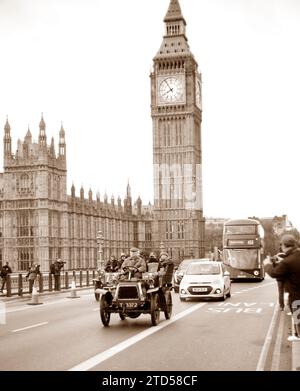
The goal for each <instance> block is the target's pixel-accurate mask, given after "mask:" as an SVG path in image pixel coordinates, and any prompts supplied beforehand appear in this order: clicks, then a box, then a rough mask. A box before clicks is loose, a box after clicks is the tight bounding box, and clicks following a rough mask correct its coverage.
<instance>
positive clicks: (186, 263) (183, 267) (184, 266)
mask: <svg viewBox="0 0 300 391" xmlns="http://www.w3.org/2000/svg"><path fill="white" fill-rule="evenodd" d="M189 264H190V262H185V263H181V264H180V265H179V266H178V269H177V270H178V271H180V272H183V271H184V270H186V268H187V267H188V266H189Z"/></svg>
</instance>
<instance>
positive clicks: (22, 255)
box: [17, 247, 33, 271]
mask: <svg viewBox="0 0 300 391" xmlns="http://www.w3.org/2000/svg"><path fill="white" fill-rule="evenodd" d="M17 257H18V259H17V260H18V270H20V271H22V270H28V269H29V267H30V266H31V264H32V262H33V248H32V247H21V248H18V249H17Z"/></svg>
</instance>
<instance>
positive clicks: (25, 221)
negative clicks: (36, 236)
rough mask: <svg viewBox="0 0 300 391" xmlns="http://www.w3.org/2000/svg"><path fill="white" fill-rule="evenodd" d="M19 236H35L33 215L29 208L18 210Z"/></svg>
mask: <svg viewBox="0 0 300 391" xmlns="http://www.w3.org/2000/svg"><path fill="white" fill-rule="evenodd" d="M17 236H18V237H24V236H33V226H32V216H31V215H30V211H28V210H21V211H18V212H17Z"/></svg>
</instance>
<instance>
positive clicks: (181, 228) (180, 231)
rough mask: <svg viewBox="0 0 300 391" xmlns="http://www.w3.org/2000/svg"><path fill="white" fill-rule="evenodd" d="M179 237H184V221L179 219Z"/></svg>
mask: <svg viewBox="0 0 300 391" xmlns="http://www.w3.org/2000/svg"><path fill="white" fill-rule="evenodd" d="M177 238H178V239H184V222H183V221H178V223H177Z"/></svg>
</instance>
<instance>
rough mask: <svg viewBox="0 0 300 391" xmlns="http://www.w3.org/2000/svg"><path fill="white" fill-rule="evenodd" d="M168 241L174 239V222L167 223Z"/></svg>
mask: <svg viewBox="0 0 300 391" xmlns="http://www.w3.org/2000/svg"><path fill="white" fill-rule="evenodd" d="M166 239H167V240H168V239H173V222H172V221H166Z"/></svg>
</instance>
